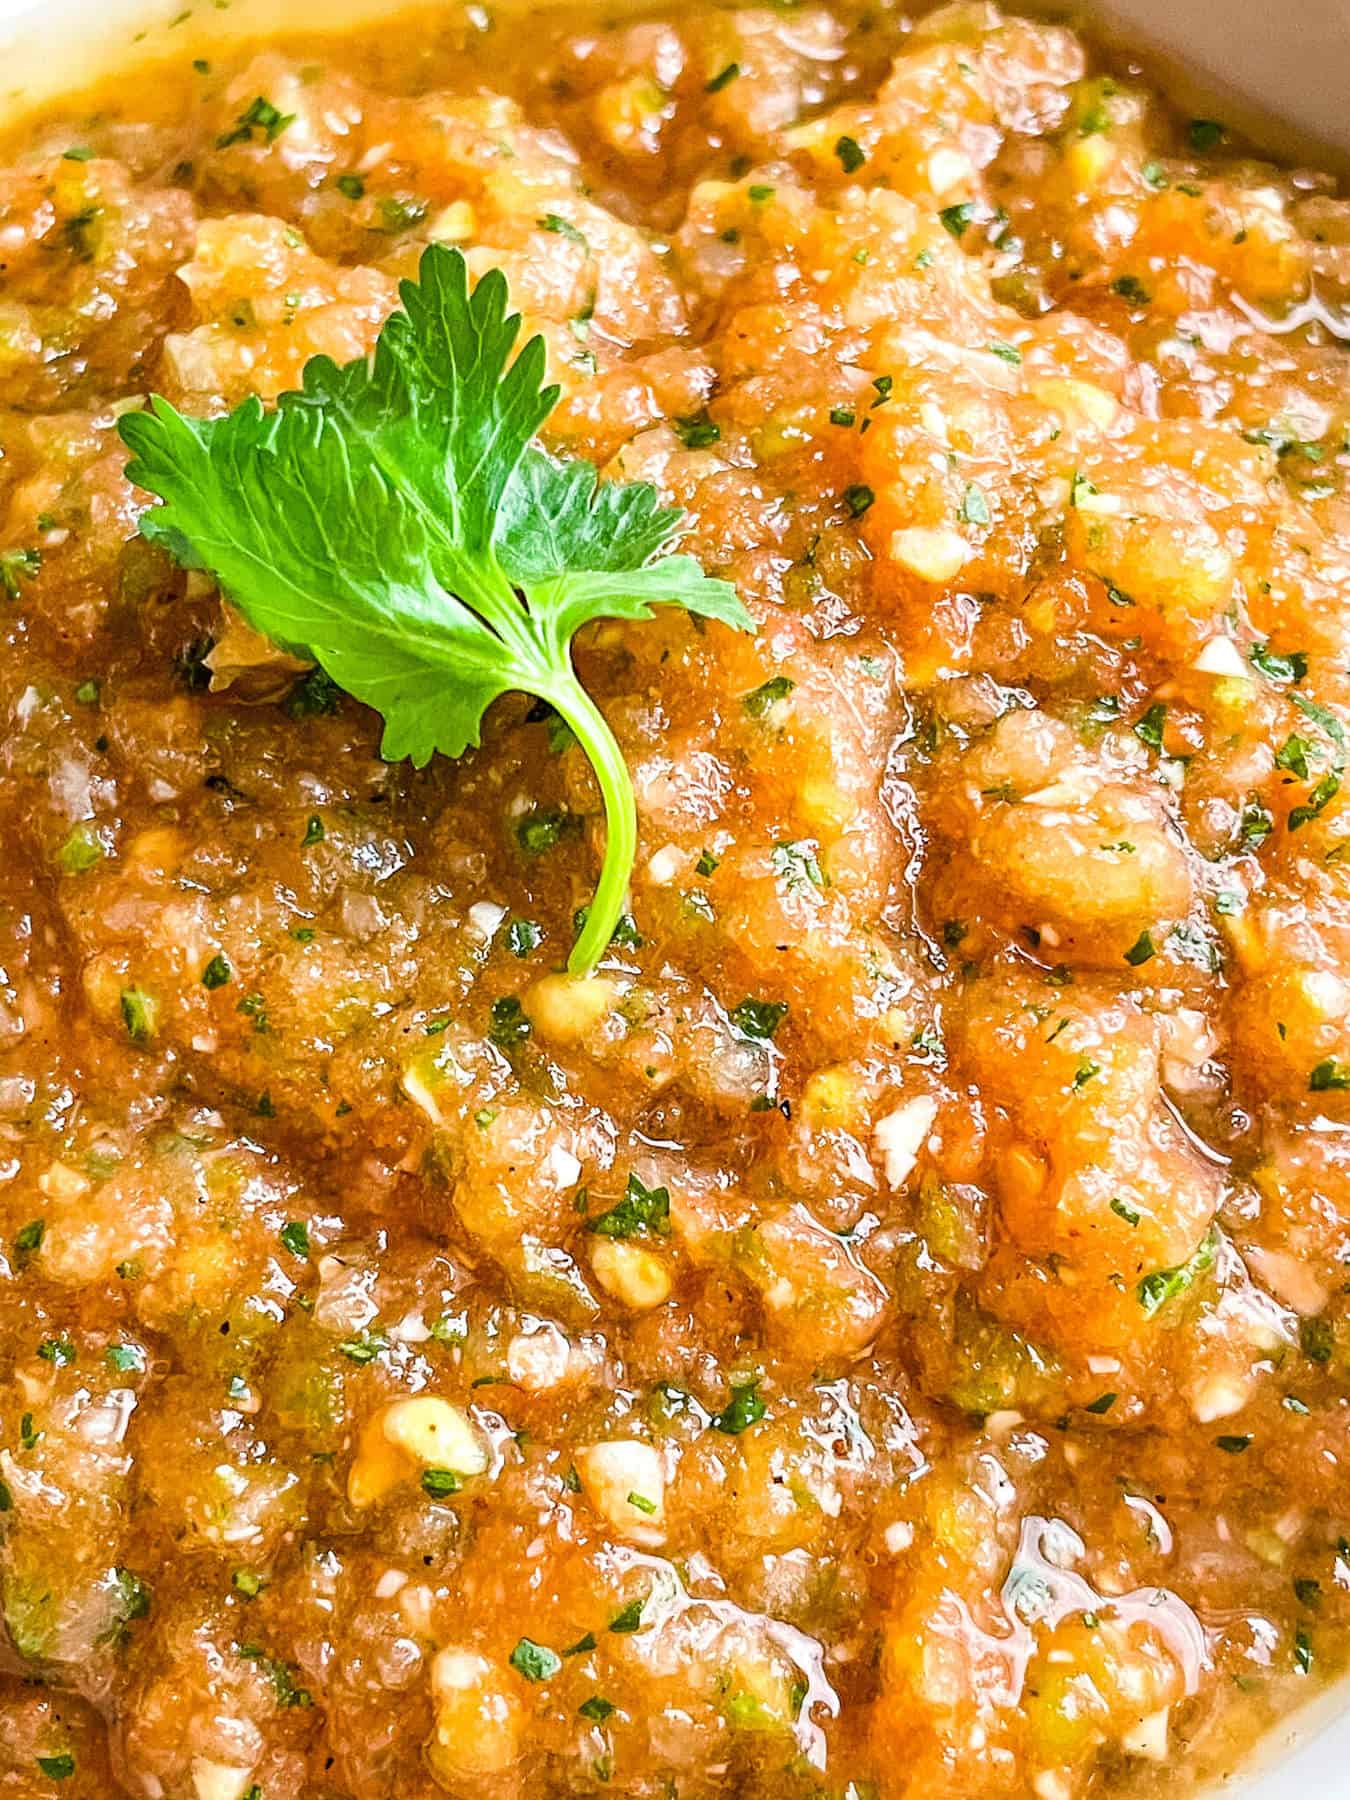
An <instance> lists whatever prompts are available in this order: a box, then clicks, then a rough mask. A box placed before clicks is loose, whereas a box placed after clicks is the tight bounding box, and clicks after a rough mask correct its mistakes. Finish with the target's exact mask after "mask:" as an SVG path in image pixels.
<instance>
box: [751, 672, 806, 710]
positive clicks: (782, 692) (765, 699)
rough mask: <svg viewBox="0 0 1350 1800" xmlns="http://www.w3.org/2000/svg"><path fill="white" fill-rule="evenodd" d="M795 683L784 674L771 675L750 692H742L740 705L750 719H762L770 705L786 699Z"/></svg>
mask: <svg viewBox="0 0 1350 1800" xmlns="http://www.w3.org/2000/svg"><path fill="white" fill-rule="evenodd" d="M796 685H797V684H796V682H795V681H792V680H790V679H789V678H788V677H787V676H786V675H771V676H770V677H769V679H768V680H767V681H765V682H762V683H761V684H760V686H759V687H757V688H755V689H753V691H752V692H750V693H748V694H742V696H741V706H742V707H743V708H744V710H745V711H746V712H747V713H749V715H750V717H751V718H752V719H762V718H763V717H764V715H765V713H767V712H768V710H769V708H770V707H771V706H776V705H777V703H778V702H779V701H780V700H786V699H787V697H788V695H789V694H790V693H791V692H792V690H793V688H795V687H796Z"/></svg>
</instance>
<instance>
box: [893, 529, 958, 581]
mask: <svg viewBox="0 0 1350 1800" xmlns="http://www.w3.org/2000/svg"><path fill="white" fill-rule="evenodd" d="M969 554H970V546H969V545H968V544H967V543H966V540H965V539H964V538H963V537H962V536H961V534H960V532H959V531H952V530H950V529H948V528H947V527H946V526H941V525H940V526H936V527H930V526H927V525H907V526H905V527H904V529H903V530H901V531H896V532H893V533H892V534H891V555H892V556H893V557H894V558H895V560H896V562H898V563H900V564H902V565H903V567H905V568H906V569H908V570H909V571H910V573H911V574H912V575H917V576H918V577H919V579H920V581H931V582H932V583H933V584H934V585H935V586H938V587H940V586H942V584H943V583H944V582H948V581H951V580H952V579H953V577H955V576H956V575H957V574H959V573H960V571H961V568H962V567H963V565H964V563H965V561H966V558H967V557H968V556H969Z"/></svg>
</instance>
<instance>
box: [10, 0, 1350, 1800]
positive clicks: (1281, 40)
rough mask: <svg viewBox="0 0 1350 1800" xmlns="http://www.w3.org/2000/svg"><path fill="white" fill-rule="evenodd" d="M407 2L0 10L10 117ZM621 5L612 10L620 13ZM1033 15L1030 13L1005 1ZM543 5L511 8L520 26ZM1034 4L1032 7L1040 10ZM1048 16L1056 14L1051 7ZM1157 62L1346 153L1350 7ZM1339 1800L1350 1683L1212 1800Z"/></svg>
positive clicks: (1246, 25)
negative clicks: (145, 67) (64, 96)
mask: <svg viewBox="0 0 1350 1800" xmlns="http://www.w3.org/2000/svg"><path fill="white" fill-rule="evenodd" d="M413 3H414V0H0V68H3V70H4V76H3V81H4V89H3V92H4V95H5V98H6V101H7V103H8V104H9V107H10V110H11V115H13V114H14V113H15V112H18V113H22V112H23V111H24V110H26V109H27V107H28V106H29V105H33V106H36V105H39V104H41V103H42V102H44V101H45V100H47V99H50V98H54V97H56V96H57V95H59V94H60V93H62V92H68V91H73V90H76V89H79V88H81V87H83V86H85V85H86V84H88V83H90V82H92V81H95V80H97V79H98V78H99V77H100V76H102V75H105V74H107V73H108V72H109V71H110V70H113V69H116V68H117V67H119V66H126V65H134V64H135V63H137V62H140V61H153V60H154V59H156V58H157V57H159V56H166V55H169V54H170V53H171V52H175V51H178V50H181V49H183V48H185V47H186V46H188V45H194V46H195V45H196V44H197V43H198V42H199V41H206V42H211V41H214V42H217V43H218V42H220V41H221V40H222V39H223V38H249V37H253V36H258V35H264V34H267V33H275V32H282V31H292V30H305V29H309V28H313V29H320V30H323V31H325V32H328V31H333V30H337V29H340V28H341V27H342V26H343V25H344V24H347V23H356V22H357V21H362V20H365V21H369V20H371V19H375V18H378V17H379V16H380V15H381V14H388V13H393V12H399V11H403V10H406V9H407V7H408V6H409V5H411V4H413ZM620 3H621V0H620ZM1005 3H1006V4H1008V5H1009V6H1010V7H1011V8H1012V9H1014V10H1016V8H1017V7H1018V5H1019V4H1020V5H1022V6H1023V8H1024V9H1025V10H1036V9H1037V0H1005ZM549 4H550V0H514V6H515V9H516V10H517V11H518V12H520V13H526V12H528V11H531V10H536V9H540V8H541V7H543V6H547V5H549ZM1045 6H1046V0H1041V9H1042V10H1044V9H1045ZM1055 10H1057V11H1058V10H1060V9H1058V8H1056V9H1055ZM1087 10H1088V12H1089V13H1090V15H1091V16H1094V17H1096V18H1098V19H1105V21H1106V22H1107V26H1108V29H1109V31H1110V33H1111V34H1112V35H1113V36H1115V37H1116V38H1117V39H1118V40H1119V41H1122V42H1124V43H1125V44H1142V45H1144V46H1146V47H1147V49H1148V50H1149V51H1151V52H1153V53H1155V55H1159V56H1161V57H1162V58H1163V59H1164V66H1165V67H1166V69H1167V74H1168V77H1169V79H1168V80H1167V83H1166V85H1167V86H1168V88H1169V90H1170V91H1173V92H1176V93H1178V97H1179V98H1182V99H1185V98H1187V96H1188V94H1189V95H1199V96H1209V97H1211V98H1212V97H1213V96H1215V95H1216V94H1218V95H1220V96H1222V97H1224V98H1225V99H1226V100H1229V101H1231V108H1230V110H1228V111H1225V113H1224V115H1223V116H1224V117H1225V118H1226V119H1229V120H1231V121H1232V122H1234V123H1238V124H1241V125H1242V126H1243V127H1244V129H1249V130H1251V131H1252V132H1253V133H1254V135H1255V137H1256V141H1257V142H1260V143H1263V144H1265V145H1267V146H1268V147H1269V148H1270V149H1271V150H1273V151H1275V152H1277V153H1281V154H1285V155H1292V156H1298V155H1302V154H1304V153H1305V152H1307V151H1309V150H1311V149H1313V148H1314V147H1316V146H1318V145H1322V146H1328V147H1333V148H1334V149H1336V150H1339V151H1342V152H1350V106H1348V105H1347V103H1346V93H1347V91H1350V0H1285V4H1284V5H1283V7H1281V8H1280V12H1279V17H1278V19H1277V18H1276V17H1275V12H1274V9H1273V8H1272V6H1271V4H1270V0H1102V3H1101V4H1100V5H1096V6H1091V7H1089V8H1088V9H1087ZM1221 1796H1222V1797H1223V1800H1228V1797H1229V1796H1232V1797H1233V1800H1339V1797H1344V1800H1350V1677H1348V1678H1347V1680H1346V1682H1345V1683H1342V1684H1341V1685H1340V1686H1339V1687H1338V1688H1336V1689H1333V1690H1330V1691H1328V1692H1324V1693H1322V1694H1321V1695H1320V1696H1319V1697H1318V1698H1317V1699H1315V1700H1314V1701H1313V1702H1312V1703H1311V1704H1310V1705H1309V1706H1308V1707H1306V1708H1304V1709H1301V1710H1300V1711H1299V1712H1297V1713H1296V1714H1293V1715H1291V1716H1290V1718H1289V1719H1288V1720H1286V1721H1285V1722H1283V1723H1282V1724H1281V1725H1279V1726H1277V1727H1276V1728H1275V1729H1273V1730H1272V1731H1271V1732H1269V1733H1268V1734H1267V1736H1266V1738H1265V1740H1264V1741H1263V1743H1262V1744H1261V1746H1260V1747H1259V1749H1258V1751H1257V1753H1256V1755H1255V1756H1254V1757H1253V1758H1252V1759H1251V1760H1250V1761H1249V1762H1248V1763H1247V1764H1246V1765H1244V1767H1242V1768H1241V1769H1239V1770H1238V1771H1236V1772H1235V1773H1234V1774H1232V1775H1230V1776H1229V1777H1227V1778H1226V1779H1225V1780H1224V1781H1222V1782H1221V1783H1220V1784H1219V1787H1218V1788H1217V1789H1216V1790H1214V1800H1220V1797H1221Z"/></svg>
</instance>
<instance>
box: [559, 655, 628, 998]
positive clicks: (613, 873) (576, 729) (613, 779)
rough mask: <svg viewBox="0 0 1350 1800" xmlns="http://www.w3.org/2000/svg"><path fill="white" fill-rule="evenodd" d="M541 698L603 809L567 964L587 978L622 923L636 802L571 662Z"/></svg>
mask: <svg viewBox="0 0 1350 1800" xmlns="http://www.w3.org/2000/svg"><path fill="white" fill-rule="evenodd" d="M558 676H559V679H558V682H557V684H556V686H555V685H553V684H549V687H548V691H547V693H543V692H542V691H541V698H543V699H545V700H547V701H548V702H549V704H550V705H551V706H553V707H555V708H556V709H557V711H558V712H559V713H560V714H561V715H562V717H563V718H564V719H566V721H567V723H568V724H569V725H570V726H571V728H572V731H573V733H574V734H575V736H576V740H577V742H578V744H580V746H581V748H582V749H583V750H584V751H585V752H586V755H587V756H588V757H589V758H590V762H591V767H592V768H593V769H594V770H595V776H596V780H597V781H598V782H599V783H600V793H601V797H602V798H603V800H604V803H605V859H604V862H603V864H602V865H601V869H600V879H599V881H598V882H597V883H596V885H595V892H594V894H593V895H592V896H591V904H590V909H589V911H588V912H587V914H586V923H585V924H584V925H583V926H582V928H581V931H580V933H579V934H578V936H577V941H576V943H575V944H573V946H572V953H571V955H570V956H569V957H568V959H567V970H568V973H569V974H570V975H589V974H590V972H591V970H592V969H593V968H594V967H595V965H596V964H597V963H598V962H599V961H600V958H601V957H602V956H603V955H604V954H605V951H606V949H607V948H608V946H609V940H610V938H611V937H613V935H614V929H615V927H616V926H617V925H618V923H619V920H620V919H621V918H622V917H623V913H624V907H625V905H626V904H627V900H628V876H629V873H630V872H631V870H632V867H633V863H634V860H635V858H636V856H637V801H636V800H635V799H634V797H633V782H632V778H631V777H630V775H629V773H628V764H627V763H626V762H625V761H624V755H623V751H622V750H620V748H619V745H618V740H617V739H616V738H615V736H614V733H613V732H612V731H611V730H610V728H609V724H608V722H607V720H606V718H605V715H604V714H603V713H602V712H601V711H600V708H599V707H598V706H597V705H596V704H595V702H594V700H592V699H591V697H590V695H589V694H588V693H587V692H586V690H585V688H584V687H583V686H582V685H581V682H580V680H579V679H578V677H577V674H576V671H575V670H574V669H573V668H572V666H571V664H570V662H569V663H568V664H566V665H565V666H564V667H563V668H561V669H559V671H558Z"/></svg>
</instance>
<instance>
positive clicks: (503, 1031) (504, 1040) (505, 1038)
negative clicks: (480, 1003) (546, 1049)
mask: <svg viewBox="0 0 1350 1800" xmlns="http://www.w3.org/2000/svg"><path fill="white" fill-rule="evenodd" d="M488 1019H489V1023H488V1037H489V1039H490V1040H491V1041H492V1043H494V1044H495V1045H496V1046H497V1048H498V1049H499V1050H513V1049H514V1048H515V1047H516V1045H517V1044H522V1043H524V1041H525V1039H526V1038H527V1037H529V1035H530V1031H531V1026H530V1021H529V1020H528V1019H527V1018H526V1017H525V1009H524V1007H523V1006H522V1005H521V1004H520V1001H519V1000H518V999H517V998H516V996H515V995H514V994H503V995H502V997H501V999H500V1000H494V1001H493V1002H492V1006H491V1009H490V1011H489V1014H488Z"/></svg>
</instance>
